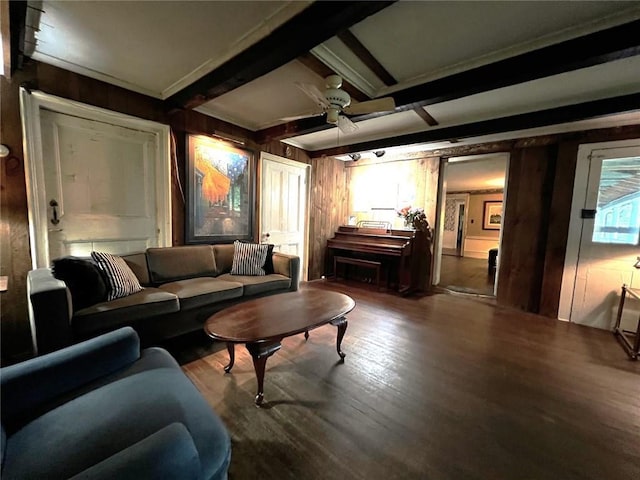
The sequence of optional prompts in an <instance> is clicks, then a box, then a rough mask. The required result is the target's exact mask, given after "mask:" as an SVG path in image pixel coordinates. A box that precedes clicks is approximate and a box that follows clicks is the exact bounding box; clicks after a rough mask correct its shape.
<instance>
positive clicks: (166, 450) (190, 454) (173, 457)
mask: <svg viewBox="0 0 640 480" xmlns="http://www.w3.org/2000/svg"><path fill="white" fill-rule="evenodd" d="M200 476H201V466H200V457H199V456H198V451H197V450H196V446H195V445H194V443H193V439H192V438H191V435H190V434H189V431H188V430H187V428H186V427H185V426H184V425H183V424H181V423H172V424H171V425H168V426H166V427H164V428H163V429H161V430H158V431H157V432H156V433H154V434H153V435H149V436H148V437H147V438H145V439H143V440H141V441H139V442H138V443H135V444H133V445H131V446H130V447H129V448H126V449H125V450H122V451H120V452H118V453H116V454H115V455H112V456H111V457H109V458H106V459H105V460H103V461H102V462H100V463H97V464H96V465H94V466H92V467H90V468H88V469H86V470H85V471H83V472H80V473H79V474H77V475H75V476H73V477H71V478H72V480H80V479H88V478H90V479H93V480H102V479H104V480H107V479H109V480H110V479H113V478H125V479H127V478H130V479H138V478H163V479H176V480H177V479H199V478H200Z"/></svg>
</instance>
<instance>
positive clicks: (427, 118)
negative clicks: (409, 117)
mask: <svg viewBox="0 0 640 480" xmlns="http://www.w3.org/2000/svg"><path fill="white" fill-rule="evenodd" d="M413 111H414V112H416V113H417V114H418V116H419V117H420V118H421V119H422V120H424V123H426V124H427V125H429V126H430V127H435V126H436V125H438V121H437V120H436V119H435V118H433V117H432V116H431V115H430V114H429V112H427V111H426V110H425V109H424V108H422V107H421V106H420V105H417V106H415V107H413Z"/></svg>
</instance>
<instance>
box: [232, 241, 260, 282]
mask: <svg viewBox="0 0 640 480" xmlns="http://www.w3.org/2000/svg"><path fill="white" fill-rule="evenodd" d="M268 251H269V247H268V246H267V245H264V244H260V243H244V242H240V241H239V240H236V241H235V242H233V265H232V266H231V275H264V274H265V273H264V268H263V266H264V262H265V261H266V259H267V252H268Z"/></svg>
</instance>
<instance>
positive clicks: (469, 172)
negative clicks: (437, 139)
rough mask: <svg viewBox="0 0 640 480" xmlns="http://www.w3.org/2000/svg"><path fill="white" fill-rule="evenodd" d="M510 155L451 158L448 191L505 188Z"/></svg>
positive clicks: (448, 169) (447, 176)
mask: <svg viewBox="0 0 640 480" xmlns="http://www.w3.org/2000/svg"><path fill="white" fill-rule="evenodd" d="M508 158H509V157H508V155H504V154H502V155H478V156H474V157H466V158H458V159H455V158H453V159H449V163H448V165H447V170H446V175H445V181H446V189H447V192H472V191H476V190H493V189H501V188H504V181H505V174H506V171H507V161H508Z"/></svg>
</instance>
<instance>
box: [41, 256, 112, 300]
mask: <svg viewBox="0 0 640 480" xmlns="http://www.w3.org/2000/svg"><path fill="white" fill-rule="evenodd" d="M51 263H52V265H51V270H52V272H53V276H54V277H56V278H57V279H58V280H62V281H63V282H64V283H66V284H67V287H68V288H69V292H71V301H72V302H73V311H74V312H75V311H77V310H82V309H83V308H86V307H90V306H91V305H95V304H96V303H100V302H104V301H105V300H106V299H107V293H108V291H107V285H106V283H105V281H104V278H103V277H102V274H101V273H100V270H99V269H98V266H97V265H96V264H95V263H93V262H92V261H91V260H89V259H86V258H78V257H62V258H56V259H55V260H53V261H52V262H51Z"/></svg>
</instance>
